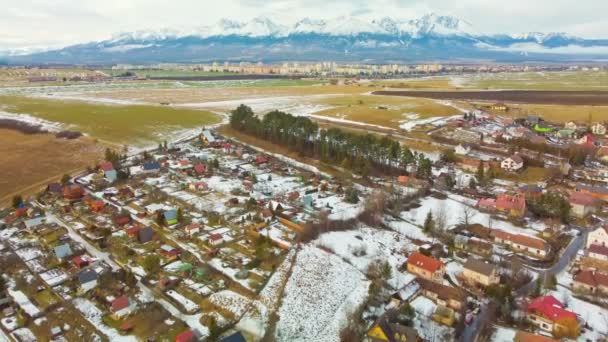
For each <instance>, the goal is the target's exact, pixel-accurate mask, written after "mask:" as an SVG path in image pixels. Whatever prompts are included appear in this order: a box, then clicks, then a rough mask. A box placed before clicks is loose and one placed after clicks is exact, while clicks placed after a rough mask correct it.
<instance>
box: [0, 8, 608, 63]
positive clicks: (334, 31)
mask: <svg viewBox="0 0 608 342" xmlns="http://www.w3.org/2000/svg"><path fill="white" fill-rule="evenodd" d="M0 54H1V52H0ZM14 55H15V53H12V54H11V53H5V57H4V58H3V59H5V60H7V61H8V62H9V63H79V64H87V63H88V64H92V63H155V62H208V61H217V60H233V61H239V60H240V61H266V62H272V61H288V60H301V61H304V60H308V61H315V60H336V61H374V62H388V61H401V62H408V61H424V60H452V61H454V60H456V61H458V60H462V61H466V60H477V61H479V60H485V61H488V60H490V61H503V62H518V61H572V60H577V61H578V60H597V59H602V60H606V59H608V40H588V39H582V38H578V37H574V36H571V35H568V34H566V33H540V32H531V33H525V34H518V35H513V34H484V33H480V32H477V31H476V30H475V29H474V27H473V25H472V24H470V23H469V22H466V21H464V20H461V19H459V18H456V17H452V16H444V15H437V14H432V13H431V14H427V15H424V16H422V17H420V18H415V19H395V18H388V17H385V18H380V19H376V20H362V19H360V18H357V17H346V16H342V17H337V18H334V19H311V18H304V19H301V20H298V21H296V22H294V23H292V24H290V25H285V24H281V23H278V22H277V21H274V20H272V19H270V18H267V17H257V18H254V19H252V20H250V21H246V22H240V21H235V20H229V19H221V20H219V21H218V22H217V23H215V24H211V25H202V26H200V27H196V28H191V29H186V30H183V29H182V30H175V29H159V30H140V31H135V32H123V33H119V34H115V35H114V36H112V37H111V38H110V39H108V40H104V41H99V42H91V43H85V44H78V45H72V46H68V47H65V48H63V49H59V50H49V51H44V52H36V53H29V54H23V55H21V56H14Z"/></svg>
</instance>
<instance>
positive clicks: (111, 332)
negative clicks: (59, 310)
mask: <svg viewBox="0 0 608 342" xmlns="http://www.w3.org/2000/svg"><path fill="white" fill-rule="evenodd" d="M72 303H74V306H75V307H76V309H78V311H80V312H81V313H82V315H83V316H84V318H86V320H87V321H89V322H90V323H91V324H93V326H95V328H97V330H99V331H100V332H102V333H103V334H104V335H106V336H107V337H108V339H109V340H110V341H118V342H137V339H136V338H135V337H134V336H122V335H120V333H119V332H118V331H117V330H116V329H114V328H112V327H109V326H107V325H105V324H104V322H103V312H102V311H101V310H100V309H99V308H98V307H97V306H95V304H94V303H93V302H91V301H89V300H88V299H84V298H76V299H74V300H73V301H72Z"/></svg>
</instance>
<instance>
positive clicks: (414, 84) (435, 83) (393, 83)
mask: <svg viewBox="0 0 608 342" xmlns="http://www.w3.org/2000/svg"><path fill="white" fill-rule="evenodd" d="M371 84H373V85H376V86H380V87H388V88H400V89H408V88H413V89H456V88H458V86H457V84H455V83H453V82H452V80H451V79H450V78H449V77H447V76H437V77H421V78H404V79H392V80H375V81H372V82H371Z"/></svg>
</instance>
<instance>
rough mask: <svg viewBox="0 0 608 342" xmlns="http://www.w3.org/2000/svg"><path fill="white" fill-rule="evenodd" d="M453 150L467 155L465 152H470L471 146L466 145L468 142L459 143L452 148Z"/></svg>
mask: <svg viewBox="0 0 608 342" xmlns="http://www.w3.org/2000/svg"><path fill="white" fill-rule="evenodd" d="M454 152H455V153H456V154H460V155H463V156H464V155H467V154H469V152H471V146H470V145H468V144H459V145H458V146H456V148H455V149H454Z"/></svg>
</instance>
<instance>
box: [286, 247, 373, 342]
mask: <svg viewBox="0 0 608 342" xmlns="http://www.w3.org/2000/svg"><path fill="white" fill-rule="evenodd" d="M368 287H369V281H368V280H366V278H365V277H364V276H363V274H361V272H360V271H358V270H357V269H356V268H354V267H353V266H351V265H349V264H348V263H346V262H344V261H343V260H342V259H341V258H340V257H338V256H335V255H333V254H331V253H327V252H324V251H322V250H320V249H318V248H316V247H312V246H306V247H303V249H302V250H301V251H300V252H299V253H298V256H297V258H296V263H295V265H294V266H293V269H292V275H291V277H290V279H289V281H288V282H287V286H286V288H285V295H284V297H283V302H282V305H281V308H280V309H279V314H278V316H279V317H280V320H279V322H278V323H277V327H276V336H275V337H276V339H277V340H279V341H336V342H337V341H340V336H339V333H340V330H341V329H342V328H343V327H344V326H346V324H347V323H348V320H349V316H350V315H351V314H352V313H353V311H354V310H356V308H357V307H358V306H360V305H362V304H363V303H364V302H365V300H366V298H367V291H368Z"/></svg>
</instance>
